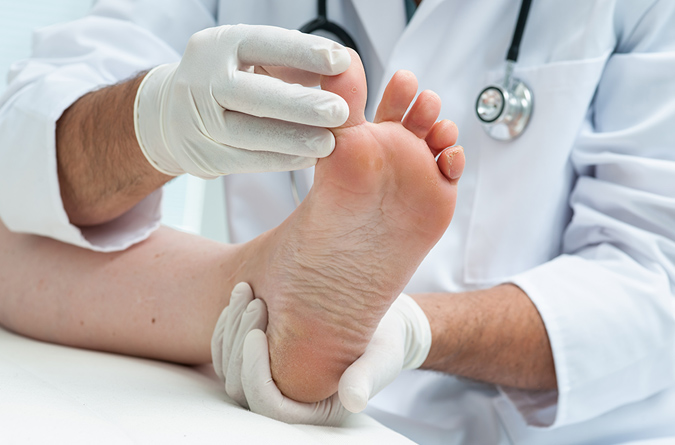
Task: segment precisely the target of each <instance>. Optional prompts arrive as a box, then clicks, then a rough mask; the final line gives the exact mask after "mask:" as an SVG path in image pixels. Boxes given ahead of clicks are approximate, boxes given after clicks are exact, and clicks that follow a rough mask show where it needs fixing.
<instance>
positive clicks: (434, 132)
mask: <svg viewBox="0 0 675 445" xmlns="http://www.w3.org/2000/svg"><path fill="white" fill-rule="evenodd" d="M458 135H459V130H457V125H455V123H454V122H453V121H450V120H447V119H443V120H442V121H439V122H436V123H435V124H434V125H433V126H432V127H431V130H430V131H429V133H428V134H427V137H426V141H427V145H428V146H429V149H430V150H431V153H432V154H433V155H434V157H435V156H437V155H438V154H439V153H440V152H442V151H443V150H445V149H446V148H448V147H450V146H452V145H455V144H456V143H457V136H458Z"/></svg>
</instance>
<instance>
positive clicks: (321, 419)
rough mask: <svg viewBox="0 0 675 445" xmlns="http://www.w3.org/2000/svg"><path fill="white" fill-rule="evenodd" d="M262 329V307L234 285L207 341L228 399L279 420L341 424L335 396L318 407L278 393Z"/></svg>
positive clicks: (247, 291) (341, 410)
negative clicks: (209, 342) (226, 304)
mask: <svg viewBox="0 0 675 445" xmlns="http://www.w3.org/2000/svg"><path fill="white" fill-rule="evenodd" d="M266 328H267V306H266V305H265V303H264V302H263V301H262V300H259V299H255V298H254V297H253V291H252V290H251V287H250V286H249V285H248V284H247V283H239V284H237V285H236V286H235V287H234V289H233V290H232V295H231V296H230V304H229V306H227V307H226V308H225V309H224V310H223V312H222V313H221V314H220V317H219V319H218V322H217V323H216V327H215V329H214V331H213V337H212V338H211V356H212V358H213V366H214V368H215V370H216V374H218V377H220V378H221V380H223V381H224V382H225V392H227V395H228V396H230V398H232V399H233V400H234V401H235V402H237V403H238V404H239V405H241V406H243V407H244V408H249V409H250V410H251V411H253V412H255V413H258V414H262V415H264V416H267V417H271V418H273V419H277V420H281V421H283V422H287V423H304V424H309V425H328V426H338V425H340V424H341V423H342V422H343V421H344V419H345V418H346V417H347V416H348V415H349V413H348V412H347V411H346V410H345V409H344V408H343V406H342V405H341V404H340V400H339V399H338V396H337V394H334V395H333V396H332V397H330V398H328V399H326V400H323V401H321V402H317V403H300V402H296V401H295V400H291V399H289V398H288V397H285V396H284V395H283V394H281V391H279V389H278V388H277V386H276V385H275V383H274V380H273V379H272V372H271V371H270V358H269V351H268V347H267V337H266V336H265V333H264V332H263V331H262V329H266ZM244 350H246V351H247V352H248V353H245V352H244Z"/></svg>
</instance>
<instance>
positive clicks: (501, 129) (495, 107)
mask: <svg viewBox="0 0 675 445" xmlns="http://www.w3.org/2000/svg"><path fill="white" fill-rule="evenodd" d="M506 80H507V82H508V84H509V85H505V86H500V85H490V86H489V87H487V88H485V89H484V90H483V91H481V93H480V94H479V95H478V99H477V100H476V114H477V115H478V119H479V120H480V121H481V122H482V124H483V127H484V128H485V131H486V132H487V133H488V135H490V136H491V137H493V138H495V139H497V140H500V141H510V140H512V139H515V138H517V137H518V136H520V135H521V134H522V133H523V131H525V127H526V126H527V123H528V122H529V121H530V116H531V115H532V92H531V91H530V89H529V88H528V87H527V85H525V83H524V82H522V81H520V80H518V79H508V78H507V79H506Z"/></svg>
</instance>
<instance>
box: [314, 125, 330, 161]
mask: <svg viewBox="0 0 675 445" xmlns="http://www.w3.org/2000/svg"><path fill="white" fill-rule="evenodd" d="M326 132H327V133H328V134H327V135H325V136H324V137H323V138H322V139H321V140H320V141H317V145H318V146H319V149H318V150H317V154H316V155H317V156H318V157H319V158H325V157H327V156H330V154H331V153H333V150H335V135H334V134H333V133H331V132H330V131H328V130H327V131H326Z"/></svg>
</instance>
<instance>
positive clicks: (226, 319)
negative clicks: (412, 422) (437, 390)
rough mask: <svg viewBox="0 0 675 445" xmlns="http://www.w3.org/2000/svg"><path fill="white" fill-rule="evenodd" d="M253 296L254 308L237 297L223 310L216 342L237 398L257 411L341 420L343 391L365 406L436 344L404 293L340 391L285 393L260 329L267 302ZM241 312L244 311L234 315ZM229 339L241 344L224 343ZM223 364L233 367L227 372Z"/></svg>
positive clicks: (348, 403) (354, 407)
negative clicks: (304, 396) (311, 399)
mask: <svg viewBox="0 0 675 445" xmlns="http://www.w3.org/2000/svg"><path fill="white" fill-rule="evenodd" d="M242 285H243V283H240V284H239V285H237V286H242ZM248 291H249V292H250V288H248ZM248 298H249V299H248V300H247V301H251V303H250V305H251V306H252V309H251V310H250V311H248V310H247V311H246V312H244V309H243V308H242V305H241V304H240V303H237V304H234V303H236V301H235V300H234V299H232V300H230V301H231V303H230V308H231V309H230V310H228V309H226V311H227V314H226V312H225V311H224V312H223V315H221V317H220V319H219V321H218V324H217V325H216V329H215V331H214V335H213V341H212V343H211V347H212V355H213V359H214V366H215V367H216V370H217V371H216V372H219V376H221V378H223V379H224V380H225V385H226V390H227V392H228V394H230V393H232V394H234V395H236V398H235V397H233V398H235V400H236V401H237V402H238V403H240V404H241V405H242V406H247V405H246V404H247V403H248V406H250V408H251V410H252V411H254V412H257V413H260V414H264V415H266V416H268V417H273V418H276V419H278V420H284V421H287V422H294V423H312V424H324V425H325V424H327V422H326V419H327V418H328V417H329V415H332V416H333V418H339V419H340V421H341V420H342V419H343V417H342V416H343V415H344V409H342V410H340V411H338V409H337V407H336V406H335V403H337V404H338V405H340V403H339V402H337V397H339V400H340V401H341V404H342V405H343V406H344V407H346V408H347V409H348V410H349V411H351V412H360V411H362V410H363V409H364V408H365V407H366V405H367V403H368V400H369V399H370V398H371V397H373V396H374V395H375V394H377V393H378V392H379V391H380V390H381V389H382V388H384V387H385V386H387V385H388V384H389V383H391V382H392V381H393V380H394V379H395V378H396V377H397V376H398V374H399V373H400V372H401V370H403V369H414V368H418V367H419V366H421V365H422V363H423V362H424V360H426V357H427V355H428V353H429V348H430V346H431V328H430V326H429V321H428V320H427V318H426V316H425V315H424V312H423V311H422V309H421V308H420V307H419V306H418V305H417V303H415V301H414V300H413V299H412V298H410V297H409V296H408V295H405V294H401V295H400V296H399V297H398V299H396V301H395V302H394V304H393V305H392V306H391V308H390V309H389V311H388V312H387V313H386V315H385V316H384V318H383V319H382V321H381V322H380V324H379V326H378V328H377V330H376V331H375V334H374V335H373V338H372V339H371V341H370V343H369V345H368V347H367V348H366V351H365V352H364V354H363V355H362V356H361V357H360V358H359V359H358V360H356V361H355V362H354V363H353V364H352V365H351V366H350V367H349V368H348V369H347V370H346V371H345V373H344V374H343V375H342V378H341V379H340V382H339V386H338V388H339V389H338V394H336V395H333V396H332V397H331V398H329V399H327V400H324V401H323V402H320V404H300V403H297V402H295V401H292V400H290V399H288V398H285V397H284V396H283V395H282V394H281V393H280V392H279V390H278V389H277V387H276V385H275V384H274V381H273V380H272V377H271V372H270V369H269V354H268V349H267V338H266V337H265V335H264V334H263V332H262V331H259V330H258V329H262V328H263V326H264V325H266V323H267V312H266V306H265V305H264V303H263V302H262V301H260V300H253V294H252V292H251V293H250V294H249V295H248ZM258 301H260V303H257V302H258ZM235 312H236V313H238V314H239V315H234V314H235ZM244 319H245V320H246V321H245V322H244ZM235 325H236V326H237V327H236V328H235V329H233V326H235ZM229 332H236V334H235V337H233V338H229V339H228V338H227V337H226V335H227V334H228V333H229ZM247 332H248V334H247ZM244 335H246V337H245V341H244V342H243V344H242V343H241V338H242V337H243V336H244ZM224 339H225V342H223V340H224ZM228 342H229V343H230V345H232V344H236V345H237V347H236V348H235V347H232V346H229V345H225V344H224V343H228ZM218 368H220V369H221V371H218ZM223 369H228V370H232V372H227V373H223V371H222V370H223ZM242 394H243V395H244V396H243V398H242ZM291 406H292V408H291V409H289V407H291ZM340 408H342V407H341V406H340ZM338 413H339V415H338ZM333 418H331V419H330V420H334V419H333ZM331 424H336V423H331Z"/></svg>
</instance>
